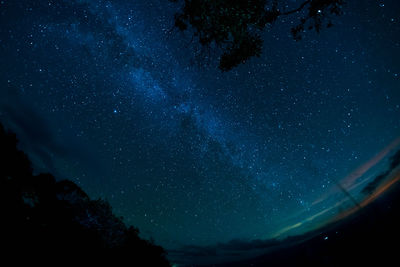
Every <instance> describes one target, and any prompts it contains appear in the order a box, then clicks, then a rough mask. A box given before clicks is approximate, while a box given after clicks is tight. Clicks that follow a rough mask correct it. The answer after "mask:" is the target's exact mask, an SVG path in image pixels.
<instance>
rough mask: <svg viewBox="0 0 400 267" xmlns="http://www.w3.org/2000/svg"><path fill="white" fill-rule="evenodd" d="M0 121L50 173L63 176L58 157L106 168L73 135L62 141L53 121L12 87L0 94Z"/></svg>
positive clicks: (37, 165)
mask: <svg viewBox="0 0 400 267" xmlns="http://www.w3.org/2000/svg"><path fill="white" fill-rule="evenodd" d="M0 120H1V121H2V123H3V124H4V125H5V126H6V127H7V128H9V129H10V130H12V131H13V132H15V133H16V134H17V138H18V139H19V145H20V146H21V148H22V149H23V150H24V151H26V152H27V153H28V154H29V156H30V157H31V160H32V162H33V163H34V165H35V166H34V167H36V170H37V171H40V172H51V173H53V174H54V175H55V176H57V177H59V178H64V177H60V176H61V175H60V174H59V173H58V172H57V169H56V167H55V160H56V159H66V158H68V159H75V160H77V161H79V162H81V163H82V164H83V165H85V166H87V167H89V168H91V169H93V170H98V173H103V174H104V171H105V170H103V168H102V167H101V166H104V165H102V164H99V162H97V160H95V159H94V157H92V153H91V152H90V151H91V149H90V147H89V146H88V145H87V144H82V143H81V142H79V141H78V140H76V139H73V138H68V139H62V140H60V139H59V137H58V136H57V135H56V134H55V132H54V130H53V128H52V127H51V125H52V124H51V122H50V121H47V120H46V119H44V118H43V116H41V115H40V114H39V113H38V112H37V111H35V109H34V108H33V106H32V105H31V104H30V103H29V102H27V101H26V100H24V99H22V97H21V96H20V95H19V94H18V91H17V90H16V89H15V88H13V87H8V88H6V89H5V90H4V91H2V92H1V93H0ZM68 136H71V135H68ZM99 168H100V169H102V170H99ZM65 178H71V177H65Z"/></svg>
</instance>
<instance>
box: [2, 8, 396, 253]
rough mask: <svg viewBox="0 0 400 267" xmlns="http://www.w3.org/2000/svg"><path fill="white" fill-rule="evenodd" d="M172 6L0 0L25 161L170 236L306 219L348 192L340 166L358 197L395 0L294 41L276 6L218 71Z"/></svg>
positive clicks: (271, 230) (258, 229)
mask: <svg viewBox="0 0 400 267" xmlns="http://www.w3.org/2000/svg"><path fill="white" fill-rule="evenodd" d="M288 2H289V3H290V4H295V2H298V1H288ZM178 8H179V5H177V4H173V3H170V2H168V1H167V0H151V1H150V0H148V1H136V0H132V1H127V0H123V1H122V0H115V1H102V0H68V1H67V0H65V1H62V0H60V1H56V0H46V1H44V0H43V1H42V0H35V1H33V0H32V1H28V0H18V1H15V0H1V1H0V25H1V26H0V88H1V90H0V120H1V121H2V122H3V123H5V125H6V126H7V127H9V128H10V129H12V130H13V131H16V132H17V134H18V136H19V138H20V140H21V147H22V148H23V149H24V150H26V151H27V152H28V153H29V155H30V156H31V158H32V160H33V161H34V163H35V169H36V171H37V172H39V171H49V172H52V173H54V174H55V175H56V176H57V177H58V178H59V179H64V178H68V179H71V180H73V181H75V182H76V183H78V184H79V185H80V186H82V188H83V189H84V190H85V191H87V192H88V193H89V195H91V196H92V197H94V198H96V197H103V198H105V199H107V200H109V201H110V203H111V204H112V206H113V208H114V211H115V212H116V214H117V215H121V216H123V217H124V218H125V221H126V222H127V223H128V224H133V225H135V226H137V227H138V228H139V229H140V230H141V232H142V233H143V235H144V236H145V237H149V236H152V237H153V238H154V239H155V241H156V242H157V243H159V244H161V245H164V246H165V247H166V248H174V247H179V246H182V245H188V244H195V245H209V244H214V243H217V242H227V241H229V240H232V239H243V240H251V239H268V238H272V237H278V236H282V237H283V236H285V235H288V234H296V233H297V234H298V233H303V232H304V231H307V230H310V229H312V228H313V227H316V226H318V225H319V224H320V223H321V222H323V221H324V220H326V219H329V218H331V217H333V216H335V215H337V214H338V213H339V212H340V211H341V210H343V209H345V208H347V207H348V206H349V205H350V204H351V203H350V204H349V203H348V202H346V201H344V200H346V197H345V196H344V195H343V194H341V193H340V192H336V191H337V190H336V189H337V187H336V185H335V183H336V182H337V181H342V182H343V183H344V185H345V186H346V188H347V189H348V190H349V191H350V192H351V193H352V194H354V196H355V198H357V199H358V198H361V195H359V194H358V192H359V191H360V190H361V189H362V185H363V184H365V183H366V182H368V181H370V180H371V179H372V177H373V176H374V175H375V174H377V173H379V172H380V171H381V169H382V168H384V166H386V165H385V164H387V163H386V162H387V161H385V159H386V158H387V157H388V156H390V153H392V151H393V150H394V149H395V148H396V146H397V145H398V143H396V142H395V143H394V144H393V145H391V146H390V147H389V148H387V149H386V150H384V148H385V147H387V146H388V145H389V144H391V143H392V142H393V140H395V139H396V138H397V137H398V136H399V135H400V129H399V127H400V37H399V36H400V17H399V14H400V3H399V1H397V0H390V1H389V0H388V1H374V0H370V1H355V0H353V1H351V0H349V1H348V4H347V5H346V6H345V7H344V11H345V14H344V15H343V16H341V17H338V18H335V19H334V24H335V25H334V27H333V28H330V29H324V30H323V31H322V32H321V33H320V34H316V33H315V32H309V33H306V34H305V36H304V38H303V40H302V41H300V42H295V41H294V40H293V39H292V37H291V35H290V26H291V25H292V23H295V22H296V15H295V16H293V17H287V18H284V19H283V20H279V21H278V22H277V23H276V24H275V25H274V27H273V28H272V29H271V30H269V31H266V32H265V39H264V41H265V46H264V51H263V55H262V57H261V58H256V59H252V60H250V61H249V62H247V63H246V64H244V65H241V66H239V67H237V68H235V69H234V70H232V71H230V72H227V73H221V72H220V71H219V70H218V69H217V63H218V62H217V58H215V57H214V56H213V55H211V57H210V58H209V59H207V60H204V59H201V57H202V56H204V55H203V54H199V53H197V52H196V51H197V49H198V45H196V43H195V42H192V43H191V42H190V40H191V36H190V33H187V34H182V33H180V32H178V31H176V30H175V31H170V30H171V28H172V26H173V15H174V13H175V12H177V10H178ZM381 151H383V152H381ZM380 152H381V157H380V156H379V153H380ZM376 155H378V157H377V158H375V159H377V161H374V157H376ZM371 159H373V162H374V163H376V164H369V162H368V161H369V160H371ZM360 166H361V167H363V166H367V167H371V166H372V168H370V169H369V168H367V170H368V171H365V172H363V171H361V172H357V168H359V167H360ZM355 170H356V172H355ZM354 173H356V174H354ZM359 173H361V174H364V175H360V176H359V177H356V178H357V179H356V180H357V181H353V180H351V179H348V178H346V177H349V175H350V176H351V174H353V177H355V176H357V175H358V174H359Z"/></svg>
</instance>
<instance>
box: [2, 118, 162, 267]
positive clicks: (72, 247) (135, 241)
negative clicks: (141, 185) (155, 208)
mask: <svg viewBox="0 0 400 267" xmlns="http://www.w3.org/2000/svg"><path fill="white" fill-rule="evenodd" d="M0 209H1V220H0V237H1V238H0V242H1V247H2V249H1V256H2V260H3V261H4V260H5V256H6V255H14V254H18V255H21V256H23V257H26V255H27V254H29V255H34V256H36V257H38V258H40V261H41V262H42V263H43V262H44V261H46V259H49V257H50V256H54V255H59V256H61V257H63V258H61V260H62V261H65V260H67V259H69V260H71V259H73V260H79V261H81V260H83V259H85V260H89V261H90V262H92V263H93V264H98V263H104V262H113V264H112V266H120V265H122V264H124V265H127V266H170V264H169V263H168V261H167V260H166V258H165V251H164V249H163V248H162V247H160V246H157V245H155V244H153V242H150V241H147V240H143V239H141V238H140V237H139V230H138V229H136V228H134V227H127V226H126V225H125V224H124V223H123V221H122V218H119V217H116V216H115V215H114V214H113V212H112V209H111V206H110V205H109V203H108V202H106V201H104V200H101V199H99V200H91V199H90V198H89V196H88V195H87V194H86V193H85V192H84V191H83V190H82V189H81V188H80V187H79V186H78V185H76V184H75V183H74V182H72V181H69V180H63V181H56V180H55V178H54V177H53V176H52V175H51V174H39V175H33V174H32V167H31V162H30V161H29V159H28V157H27V155H26V154H25V153H24V152H22V151H20V150H18V149H17V138H16V136H15V134H13V133H9V132H6V131H5V130H4V128H3V126H2V125H1V124H0ZM23 257H20V258H23Z"/></svg>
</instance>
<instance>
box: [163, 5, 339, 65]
mask: <svg viewBox="0 0 400 267" xmlns="http://www.w3.org/2000/svg"><path fill="white" fill-rule="evenodd" d="M170 1H171V2H181V1H179V0H170ZM182 2H183V8H182V9H181V11H180V12H178V13H176V14H175V27H176V28H178V29H179V30H181V31H185V30H187V29H188V28H189V25H190V26H191V28H192V29H193V31H194V35H195V36H197V37H198V40H199V42H200V44H201V45H202V46H205V47H210V46H211V45H212V44H215V45H216V46H217V47H219V48H220V49H221V51H222V55H221V57H220V61H219V68H220V69H221V70H222V71H229V70H231V69H232V68H234V67H236V66H238V65H239V64H241V63H244V62H246V61H247V60H248V59H249V58H251V57H254V56H257V57H259V56H260V55H261V51H262V47H263V40H262V38H261V33H262V31H263V30H264V29H265V28H266V27H268V26H270V25H272V24H273V23H274V22H275V21H276V20H277V19H278V18H279V17H282V16H288V15H292V14H295V13H298V15H299V16H298V20H299V22H298V23H297V25H296V26H294V27H293V28H292V29H291V32H292V35H293V38H294V39H295V40H300V39H301V34H302V33H303V32H304V31H305V29H308V30H312V29H314V30H315V31H317V32H319V31H320V30H321V29H322V28H323V27H331V26H332V25H333V24H332V20H331V18H332V16H337V15H341V14H342V10H341V9H342V6H343V4H344V2H345V1H344V0H307V1H303V2H302V4H301V5H299V6H298V7H297V8H294V9H291V10H286V11H284V8H282V7H285V6H287V4H288V1H283V0H281V1H279V0H248V1H242V0H182Z"/></svg>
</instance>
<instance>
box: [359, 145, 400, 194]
mask: <svg viewBox="0 0 400 267" xmlns="http://www.w3.org/2000/svg"><path fill="white" fill-rule="evenodd" d="M399 165H400V150H398V151H397V152H396V153H394V155H392V156H391V157H390V164H389V168H388V169H387V170H386V171H384V172H383V173H381V174H379V175H378V176H376V177H375V179H374V180H373V181H372V182H370V183H368V184H367V185H366V186H365V187H364V188H363V189H362V191H361V193H363V194H366V195H369V194H372V193H373V192H374V191H375V190H376V189H377V188H378V187H379V186H380V185H381V183H382V182H383V181H384V180H385V179H386V178H387V177H388V176H389V175H390V173H391V172H392V171H393V170H394V169H396V168H397V167H398V166H399Z"/></svg>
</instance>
